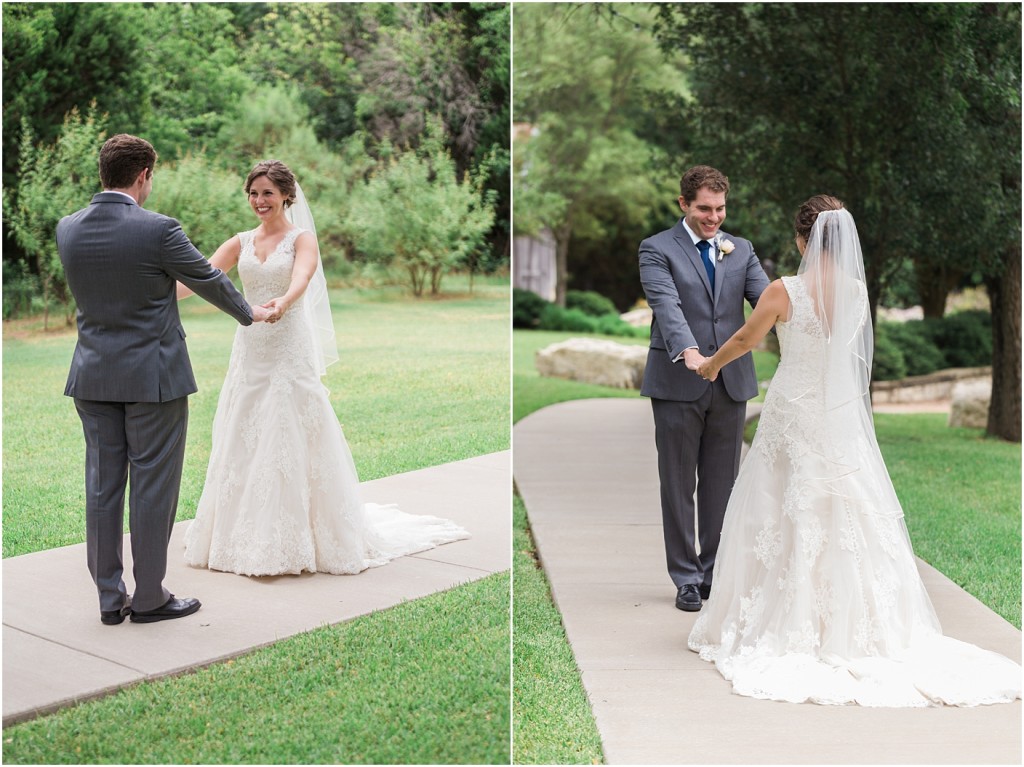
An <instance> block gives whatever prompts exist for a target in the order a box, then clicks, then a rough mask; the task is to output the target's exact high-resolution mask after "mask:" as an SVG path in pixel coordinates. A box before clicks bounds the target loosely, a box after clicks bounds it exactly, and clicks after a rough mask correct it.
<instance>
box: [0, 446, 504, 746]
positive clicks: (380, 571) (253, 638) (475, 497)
mask: <svg viewBox="0 0 1024 767" xmlns="http://www.w3.org/2000/svg"><path fill="white" fill-rule="evenodd" d="M362 489H363V497H364V499H365V500H367V501H372V502H376V503H397V504H399V505H400V507H401V508H402V509H404V510H405V511H409V512H411V513H415V514H433V515H436V516H440V517H445V518H448V519H452V520H454V521H455V522H457V523H459V524H460V525H462V526H463V527H465V528H466V529H467V530H469V531H470V533H471V534H472V536H473V537H472V538H471V539H469V540H466V541H456V542H455V543H449V544H447V545H445V546H440V547H438V548H435V549H431V550H430V551H425V552H423V553H420V554H414V555H412V556H408V557H401V558H400V559H397V560H394V561H393V562H391V563H389V564H388V565H386V566H384V567H377V568H373V569H370V570H366V571H364V572H362V573H360V574H359V575H356V576H343V575H324V574H315V575H314V574H310V573H305V574H303V575H284V576H277V577H263V578H248V577H244V576H240V575H234V574H232V573H219V572H214V571H211V570H199V569H193V568H190V567H187V566H186V565H185V564H184V562H183V559H182V555H181V552H182V551H183V549H184V544H183V542H182V541H183V536H184V533H185V528H186V527H187V525H188V523H187V522H180V523H178V524H177V525H175V528H174V534H173V536H172V539H171V546H170V551H171V556H170V563H169V567H168V573H167V578H166V581H165V583H166V585H167V586H168V588H170V589H171V590H172V591H173V592H174V593H175V594H177V595H178V596H182V597H184V596H195V597H198V598H199V599H200V601H202V603H203V606H202V609H201V610H200V611H199V612H198V613H196V614H195V615H194V616H189V617H187V618H182V619H180V620H174V621H164V622H160V623H150V624H144V623H131V622H130V621H128V620H126V621H125V622H124V623H122V624H120V625H118V626H105V625H103V624H102V623H100V620H99V607H98V604H97V601H96V591H95V588H94V586H93V585H92V581H91V579H90V578H89V572H88V570H87V569H86V563H85V545H84V544H79V545H75V546H66V547H63V548H59V549H52V550H49V551H41V552H38V553H35V554H26V555H24V556H20V557H11V558H9V559H5V560H4V561H3V723H4V726H7V725H8V724H11V723H13V722H17V721H22V720H25V719H30V718H32V717H34V716H37V715H39V714H42V713H47V712H50V711H54V710H56V709H58V708H61V707H63V706H67V705H70V704H72V703H76V702H79V701H82V700H86V699H89V698H93V697H97V696H100V695H103V694H105V693H109V692H112V691H114V690H117V689H118V688H121V687H124V686H125V685H128V684H132V683H135V682H140V681H143V680H148V679H155V678H158V677H162V676H167V675H170V674H175V673H178V672H181V671H185V670H187V669H191V668H195V667H198V666H204V665H207V664H210V663H214V662H216V661H220V660H225V659H227V658H231V657H233V656H237V655H240V654H243V653H246V652H249V651H250V650H252V649H254V648H257V647H261V646H263V645H267V644H271V643H273V642H276V641H278V640H280V639H284V638H285V637H289V636H293V635H295V634H299V633H301V632H305V631H309V630H311V629H314V628H317V627H319V626H324V625H330V624H335V623H339V622H341V621H346V620H349V619H351V618H354V617H356V616H358V615H363V614H366V613H369V612H373V611H375V610H382V609H385V608H388V607H391V606H393V605H397V604H399V603H400V602H404V601H406V600H410V599H417V598H419V597H422V596H426V595H428V594H432V593H434V592H437V591H443V590H446V589H450V588H452V587H454V586H458V585H460V584H463V583H467V582H469V581H473V580H477V579H479V578H483V577H485V576H487V575H490V574H492V573H496V572H500V571H503V570H507V569H509V567H510V566H511V535H510V529H509V528H510V519H511V517H510V511H509V498H510V491H511V456H510V454H509V452H508V451H505V452H501V453H493V454H490V455H485V456H481V457H478V458H472V459H469V460H465V461H459V462H456V463H450V464H445V465H443V466H436V467H432V468H429V469H423V470H420V471H414V472H409V473H407V474H399V475H397V476H394V477H387V478H385V479H379V480H375V481H372V482H365V483H363V485H362ZM130 574H131V563H130V556H129V546H128V542H127V540H126V541H125V581H126V583H127V585H128V588H129V592H130V591H131V587H132V584H131V582H130Z"/></svg>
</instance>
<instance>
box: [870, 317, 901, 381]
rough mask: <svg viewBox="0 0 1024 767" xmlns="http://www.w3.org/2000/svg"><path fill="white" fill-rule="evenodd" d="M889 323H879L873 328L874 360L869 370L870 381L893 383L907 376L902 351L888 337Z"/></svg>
mask: <svg viewBox="0 0 1024 767" xmlns="http://www.w3.org/2000/svg"><path fill="white" fill-rule="evenodd" d="M889 325H890V323H888V322H886V323H879V325H878V327H876V328H875V360H874V366H873V367H872V370H871V380H872V381H895V380H897V379H900V378H904V377H906V375H907V363H906V360H905V359H904V357H903V351H902V350H901V349H900V347H899V346H898V345H897V344H896V342H895V341H894V340H893V339H892V338H891V337H890V336H889Z"/></svg>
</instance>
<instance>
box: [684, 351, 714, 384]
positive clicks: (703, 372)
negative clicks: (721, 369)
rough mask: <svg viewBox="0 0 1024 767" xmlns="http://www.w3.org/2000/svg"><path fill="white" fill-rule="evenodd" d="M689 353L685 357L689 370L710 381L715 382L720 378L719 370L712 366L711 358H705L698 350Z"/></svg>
mask: <svg viewBox="0 0 1024 767" xmlns="http://www.w3.org/2000/svg"><path fill="white" fill-rule="evenodd" d="M687 351H688V352H689V353H688V354H685V355H684V357H683V359H684V361H685V362H686V367H687V368H689V369H690V370H692V371H693V372H695V373H696V374H697V375H699V376H700V377H701V378H704V379H706V380H708V381H714V380H715V379H716V378H718V369H717V368H716V367H715V366H714V365H712V364H711V358H710V357H705V356H704V355H703V354H701V353H700V352H698V351H697V350H696V349H688V350H687Z"/></svg>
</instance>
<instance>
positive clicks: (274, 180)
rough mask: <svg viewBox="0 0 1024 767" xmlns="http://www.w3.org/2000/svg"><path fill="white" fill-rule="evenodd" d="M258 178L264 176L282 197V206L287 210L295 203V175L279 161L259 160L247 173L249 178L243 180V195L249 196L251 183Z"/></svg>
mask: <svg viewBox="0 0 1024 767" xmlns="http://www.w3.org/2000/svg"><path fill="white" fill-rule="evenodd" d="M260 176H266V177H267V178H268V179H270V183H271V184H273V185H274V186H276V187H277V188H278V189H279V190H280V192H281V195H282V196H283V197H284V206H285V207H286V208H287V207H289V206H290V205H291V204H292V203H294V202H295V186H296V183H297V182H296V181H295V174H294V173H292V172H291V169H290V168H289V167H288V166H287V165H285V164H284V163H283V162H281V161H280V160H261V161H260V162H258V163H256V165H254V166H253V169H252V170H251V171H249V177H248V178H246V179H245V193H246V194H249V188H250V187H251V186H252V182H253V181H255V180H256V179H258V178H259V177H260Z"/></svg>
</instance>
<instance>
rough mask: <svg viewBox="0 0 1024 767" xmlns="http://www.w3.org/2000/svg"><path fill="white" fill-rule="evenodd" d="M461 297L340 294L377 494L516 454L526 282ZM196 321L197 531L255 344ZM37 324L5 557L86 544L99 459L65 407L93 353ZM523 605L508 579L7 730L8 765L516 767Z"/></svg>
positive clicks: (190, 508)
mask: <svg viewBox="0 0 1024 767" xmlns="http://www.w3.org/2000/svg"><path fill="white" fill-rule="evenodd" d="M445 284H446V289H448V290H449V291H453V292H449V293H448V294H447V295H446V296H444V297H442V298H440V299H433V300H432V299H425V300H412V299H410V298H408V297H407V296H406V295H404V294H403V293H402V292H401V291H399V290H388V289H384V290H373V291H361V290H354V289H349V290H336V291H332V294H331V299H332V308H333V313H334V319H335V325H336V329H337V334H338V347H339V353H340V355H341V360H340V362H339V363H338V364H336V365H334V366H332V367H331V368H330V369H329V371H328V376H327V377H326V379H325V383H326V385H327V387H328V388H329V389H330V391H331V400H332V403H333V404H334V408H335V411H336V412H337V414H338V417H339V419H340V420H341V422H342V423H343V425H344V427H345V433H346V437H347V439H348V441H349V444H350V446H351V448H352V452H353V455H354V457H355V461H356V465H357V466H358V468H359V471H360V477H361V479H363V480H369V479H375V478H379V477H383V476H389V475H392V474H395V473H398V472H403V471H410V470H414V469H419V468H425V467H427V466H434V465H438V464H442V463H446V462H449V461H455V460H461V459H464V458H470V457H473V456H476V455H482V454H486V453H489V452H493V451H498V450H506V449H508V447H509V441H510V440H509V402H508V398H509V394H508V393H509V363H508V361H509V334H508V322H509V299H508V288H507V284H508V281H507V278H506V279H494V280H488V281H481V280H480V279H479V278H478V279H477V281H476V286H475V290H474V293H473V295H469V294H468V293H466V292H465V291H464V290H463V291H462V292H454V291H459V282H458V281H457V280H452V279H448V280H446V283H445ZM463 287H464V285H463ZM182 319H183V324H184V326H185V329H186V331H187V333H188V344H189V352H190V356H191V358H192V362H193V366H194V369H195V372H196V378H197V381H198V384H199V388H200V391H199V393H198V394H195V395H193V396H192V397H191V398H190V402H191V416H190V422H189V436H188V446H187V457H186V464H185V472H184V477H183V481H182V496H181V501H180V503H179V507H178V519H179V520H181V519H189V518H191V517H192V516H193V515H194V510H195V506H196V503H197V502H198V499H199V495H200V493H201V490H202V486H203V481H204V479H205V471H206V463H207V461H208V458H209V443H210V431H211V427H212V422H213V413H214V409H215V407H216V402H217V395H218V392H219V389H220V385H221V382H222V380H223V377H224V374H225V371H226V369H227V363H228V355H229V353H230V348H231V340H232V337H233V334H234V332H235V328H236V327H237V325H236V324H235V323H234V322H233V321H232V320H230V319H229V318H227V317H225V316H223V315H221V314H220V313H219V312H217V311H216V310H214V309H212V308H210V307H208V306H207V305H206V304H205V303H204V302H202V301H201V300H199V299H195V298H193V299H190V300H188V301H186V302H183V304H182ZM36 324H37V323H31V322H25V323H22V322H19V323H5V325H4V348H3V363H4V364H3V386H4V392H3V393H4V398H3V417H4V424H3V425H4V444H3V489H4V496H3V551H4V556H5V557H7V556H13V555H17V554H23V553H27V552H32V551H39V550H43V549H48V548H52V547H54V546H63V545H68V544H72V543H79V542H81V541H82V540H84V511H83V506H84V504H83V496H84V445H83V439H82V434H81V426H80V424H79V421H78V416H77V414H76V412H75V408H74V405H73V403H72V401H71V400H70V399H69V398H67V397H64V396H63V394H62V392H63V390H64V380H65V376H66V375H67V367H68V364H69V362H70V360H71V353H72V350H73V348H74V342H75V335H74V332H73V331H61V332H51V333H46V334H42V333H40V332H38V330H36V329H35V325H36ZM82 566H83V570H82V573H83V574H82V577H83V578H87V577H88V574H87V573H86V572H85V562H84V556H83V563H82ZM509 589H510V583H509V574H508V573H499V574H497V575H494V576H491V577H489V578H485V579H483V580H481V581H477V582H475V583H471V584H467V585H465V586H460V587H458V588H455V589H452V590H450V591H448V592H445V593H442V594H437V595H433V596H430V597H427V598H425V599H423V600H417V601H414V602H409V603H405V604H402V605H399V606H397V607H394V608H391V609H389V610H386V611H382V612H379V613H375V614H373V615H369V616H364V617H362V618H358V619H356V620H353V621H351V622H348V623H345V624H341V625H339V626H335V627H327V628H323V629H319V630H317V631H312V632H309V633H306V634H301V635H299V636H296V637H292V638H290V639H287V640H284V641H282V642H279V643H277V644H275V645H274V646H272V647H269V648H264V649H262V650H258V651H255V652H253V653H251V654H249V655H246V656H244V657H241V658H238V659H236V660H235V661H230V662H227V663H223V664H217V665H215V666H212V667H210V668H208V669H205V670H201V671H198V672H196V673H193V674H187V675H185V676H181V677H177V678H173V679H166V680H161V681H157V682H151V683H145V684H141V685H138V686H136V687H132V688H129V689H127V690H123V691H121V692H119V693H117V694H115V695H113V696H110V697H108V698H104V699H102V700H98V701H93V702H89V703H84V704H81V705H79V706H76V707H74V708H71V709H67V710H64V711H61V712H58V713H56V714H53V715H50V716H46V717H42V718H40V719H37V720H35V721H32V722H26V723H23V724H20V725H16V726H13V727H9V728H6V729H5V730H4V735H3V737H4V744H3V759H4V761H5V762H9V763H54V764H55V763H90V762H91V763H190V762H192V763H310V764H314V763H342V764H344V763H348V764H358V763H396V762H398V763H403V762H404V763H423V764H431V763H476V764H490V763H508V760H509V716H510V714H509V688H510V678H509V653H510V645H509V641H510V640H509V631H508V622H509V609H510V605H509ZM126 727H127V728H128V731H129V732H130V734H129V735H126V734H125V732H126V730H125V728H126Z"/></svg>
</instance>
